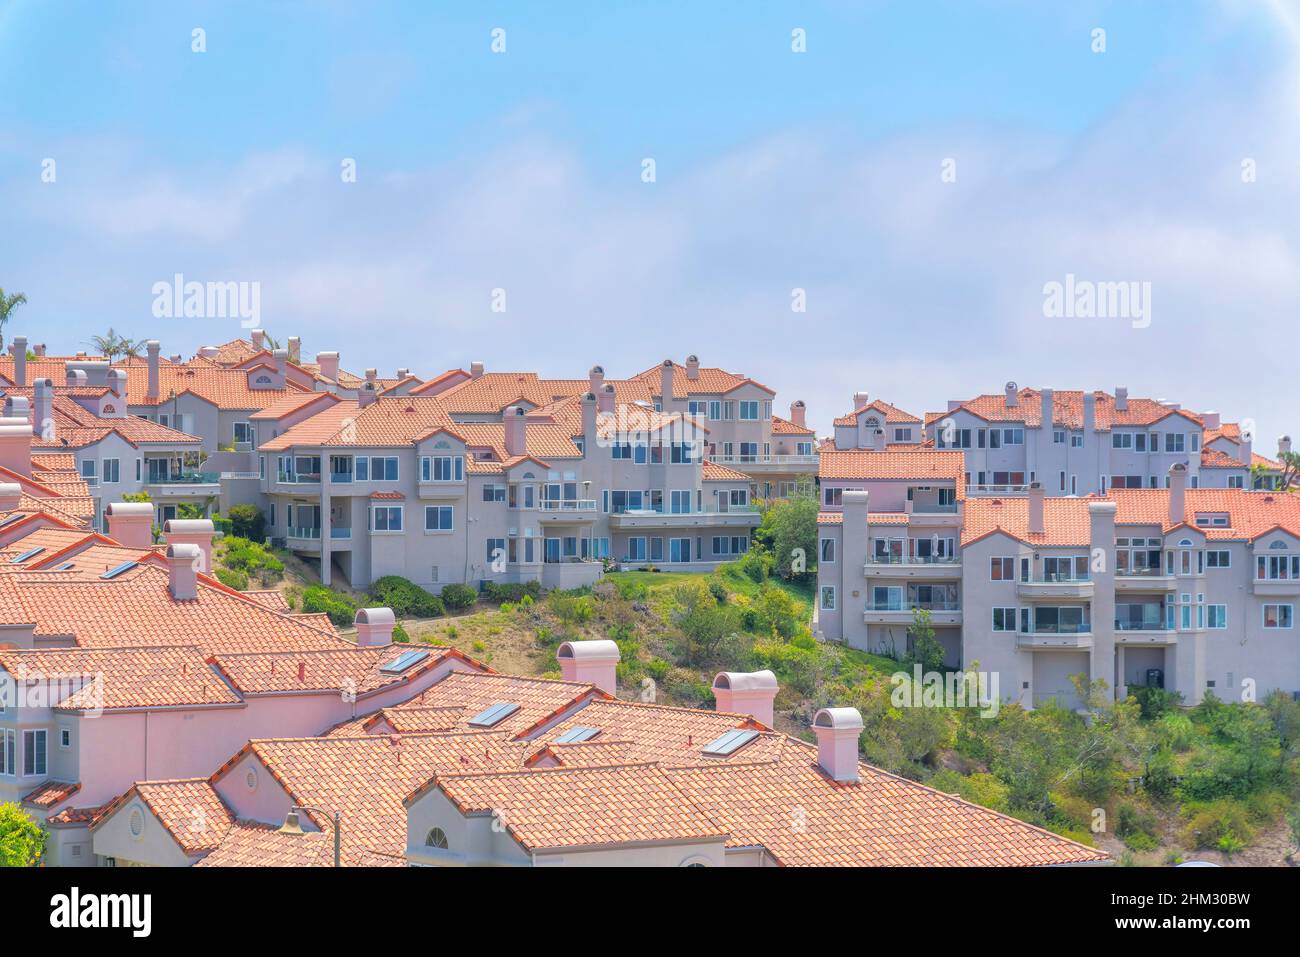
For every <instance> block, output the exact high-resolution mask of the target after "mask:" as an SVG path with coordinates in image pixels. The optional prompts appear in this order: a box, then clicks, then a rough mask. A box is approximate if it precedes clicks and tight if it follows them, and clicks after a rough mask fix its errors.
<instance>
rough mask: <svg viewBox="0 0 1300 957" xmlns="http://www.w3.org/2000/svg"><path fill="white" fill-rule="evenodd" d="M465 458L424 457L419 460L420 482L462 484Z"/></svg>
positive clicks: (451, 456)
mask: <svg viewBox="0 0 1300 957" xmlns="http://www.w3.org/2000/svg"><path fill="white" fill-rule="evenodd" d="M464 480H465V456H463V455H425V456H422V457H421V458H420V481H421V482H463V481H464Z"/></svg>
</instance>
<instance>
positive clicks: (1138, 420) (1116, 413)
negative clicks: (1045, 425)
mask: <svg viewBox="0 0 1300 957" xmlns="http://www.w3.org/2000/svg"><path fill="white" fill-rule="evenodd" d="M1092 394H1093V395H1094V396H1095V397H1096V400H1097V404H1096V427H1097V429H1098V430H1100V431H1102V432H1109V431H1110V429H1111V428H1112V427H1114V426H1116V425H1118V426H1149V425H1155V424H1156V423H1157V422H1160V421H1161V420H1163V419H1165V418H1168V417H1169V416H1171V415H1179V416H1182V417H1184V418H1186V419H1188V420H1189V421H1190V423H1191V424H1193V425H1196V426H1199V425H1201V417H1200V416H1199V415H1197V414H1196V413H1195V412H1191V411H1189V410H1187V409H1171V408H1170V407H1169V406H1167V405H1162V404H1161V403H1159V402H1156V401H1155V400H1154V399H1133V398H1130V399H1129V400H1128V408H1127V409H1126V410H1124V411H1120V410H1118V409H1116V408H1115V397H1114V396H1113V395H1111V394H1110V393H1107V392H1102V391H1096V392H1093V393H1092ZM1017 395H1018V397H1019V398H1018V402H1019V404H1018V405H1015V406H1011V407H1008V406H1007V399H1006V395H1005V394H1004V395H980V396H976V397H975V398H973V399H970V400H968V401H966V402H963V403H961V405H959V406H958V407H957V408H959V409H964V410H966V411H967V412H969V413H971V414H972V415H974V416H977V417H979V418H981V419H984V420H985V421H986V422H1023V423H1024V424H1025V426H1026V427H1027V428H1041V427H1042V421H1043V399H1042V393H1041V392H1040V391H1039V390H1037V389H1021V390H1020V391H1019V392H1018V393H1017ZM1083 397H1084V393H1083V392H1078V391H1073V392H1072V391H1069V390H1053V392H1052V424H1053V425H1058V426H1062V427H1064V428H1067V429H1074V430H1076V431H1077V430H1079V429H1082V428H1083ZM954 411H956V409H951V410H949V411H947V412H928V413H926V416H925V424H926V425H930V424H931V423H932V422H935V421H938V420H940V419H943V418H945V417H947V416H949V415H951V414H952V413H953V412H954Z"/></svg>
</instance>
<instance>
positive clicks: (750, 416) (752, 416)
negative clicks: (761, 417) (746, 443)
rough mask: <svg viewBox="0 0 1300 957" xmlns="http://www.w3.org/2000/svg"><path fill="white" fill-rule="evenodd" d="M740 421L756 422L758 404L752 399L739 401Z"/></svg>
mask: <svg viewBox="0 0 1300 957" xmlns="http://www.w3.org/2000/svg"><path fill="white" fill-rule="evenodd" d="M740 420H741V421H742V422H756V421H758V402H757V401H755V400H753V399H742V400H741V401H740Z"/></svg>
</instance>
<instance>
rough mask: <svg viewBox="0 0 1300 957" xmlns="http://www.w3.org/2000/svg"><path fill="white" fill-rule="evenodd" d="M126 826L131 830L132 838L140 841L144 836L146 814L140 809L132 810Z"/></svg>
mask: <svg viewBox="0 0 1300 957" xmlns="http://www.w3.org/2000/svg"><path fill="white" fill-rule="evenodd" d="M126 826H127V827H128V828H129V829H130V830H131V836H132V837H133V838H135V839H136V840H139V839H140V838H141V837H143V836H144V812H143V811H141V810H140V809H139V808H138V807H133V808H131V816H130V817H129V818H127V822H126Z"/></svg>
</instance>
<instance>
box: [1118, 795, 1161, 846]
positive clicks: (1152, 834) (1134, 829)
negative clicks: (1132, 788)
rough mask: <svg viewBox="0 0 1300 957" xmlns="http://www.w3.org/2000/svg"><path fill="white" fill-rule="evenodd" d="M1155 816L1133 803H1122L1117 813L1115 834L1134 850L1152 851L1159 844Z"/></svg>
mask: <svg viewBox="0 0 1300 957" xmlns="http://www.w3.org/2000/svg"><path fill="white" fill-rule="evenodd" d="M1158 830H1159V828H1158V826H1157V824H1156V819H1155V816H1154V815H1153V814H1151V813H1149V812H1147V811H1144V810H1142V809H1141V808H1139V807H1137V806H1136V805H1133V804H1128V803H1125V804H1121V805H1120V806H1119V810H1118V811H1117V813H1116V815H1115V836H1116V837H1118V838H1120V840H1122V841H1123V842H1124V843H1125V844H1126V845H1127V846H1128V848H1129V850H1133V851H1151V850H1155V848H1156V847H1157V846H1158V845H1159V843H1160V842H1159V841H1158V840H1157V839H1156V833H1157V831H1158Z"/></svg>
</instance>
